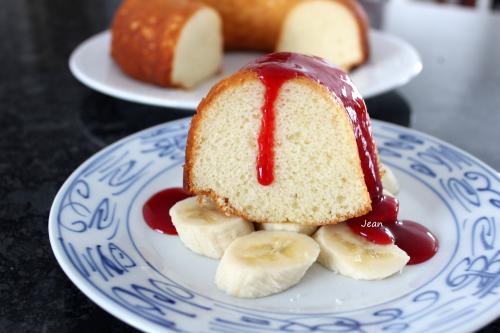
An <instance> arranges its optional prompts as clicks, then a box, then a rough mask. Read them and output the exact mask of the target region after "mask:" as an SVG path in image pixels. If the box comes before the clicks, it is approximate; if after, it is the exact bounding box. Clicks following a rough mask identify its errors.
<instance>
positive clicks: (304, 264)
mask: <svg viewBox="0 0 500 333" xmlns="http://www.w3.org/2000/svg"><path fill="white" fill-rule="evenodd" d="M318 254H319V246H318V244H317V243H316V242H315V241H314V240H313V239H312V238H311V237H309V236H306V235H303V234H299V233H295V232H289V231H266V230H261V231H257V232H254V233H251V234H249V235H246V236H243V237H240V238H238V239H236V240H235V241H234V242H232V243H231V245H230V246H229V247H228V248H227V250H226V252H225V253H224V256H223V257H222V259H221V261H220V263H219V267H218V268H217V273H216V275H215V284H216V285H217V287H218V288H219V289H221V290H223V291H224V292H226V293H227V294H229V295H232V296H236V297H246V298H256V297H263V296H267V295H271V294H275V293H279V292H281V291H283V290H286V289H288V288H290V287H291V286H293V285H295V284H297V283H298V282H299V281H300V280H301V279H302V277H303V276H304V274H305V273H306V271H307V270H308V269H309V267H310V266H311V265H312V264H313V263H314V262H315V261H316V259H317V257H318Z"/></svg>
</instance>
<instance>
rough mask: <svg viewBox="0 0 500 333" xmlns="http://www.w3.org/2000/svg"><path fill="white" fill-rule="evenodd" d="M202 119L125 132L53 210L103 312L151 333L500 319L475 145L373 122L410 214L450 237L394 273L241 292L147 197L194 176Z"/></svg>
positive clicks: (498, 261) (58, 240)
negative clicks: (218, 282)
mask: <svg viewBox="0 0 500 333" xmlns="http://www.w3.org/2000/svg"><path fill="white" fill-rule="evenodd" d="M189 124H190V119H189V118H186V119H181V120H177V121H174V122H169V123H165V124H162V125H159V126H156V127H153V128H150V129H146V130H144V131H142V132H139V133H137V134H134V135H131V136H129V137H126V138H124V139H123V140H121V141H118V142H116V143H115V144H112V145H111V146H109V147H107V148H106V149H104V150H102V151H101V152H99V153H97V154H96V155H94V156H93V157H91V158H90V159H89V160H87V161H86V162H85V163H83V164H82V165H81V166H80V167H79V168H78V169H77V170H76V171H75V172H74V173H73V174H72V175H71V176H70V177H69V178H68V180H67V181H66V182H65V183H64V185H63V186H62V187H61V189H60V191H59V193H58V194H57V196H56V198H55V200H54V203H53V205H52V208H51V212H50V217H49V235H50V241H51V245H52V249H53V251H54V253H55V256H56V258H57V260H58V262H59V264H60V265H61V267H62V269H63V270H64V272H65V273H66V274H67V275H68V277H69V278H70V279H71V280H72V281H73V282H74V283H75V284H76V285H77V287H78V288H80V290H81V291H82V292H83V293H84V294H86V295H87V296H88V297H89V298H90V299H92V300H93V301H94V302H95V303H97V304H98V305H99V306H101V307H102V308H103V309H105V310H106V311H108V312H109V313H111V314H113V315H114V316H116V317H118V318H120V319H121V320H123V321H125V322H127V323H128V324H130V325H132V326H135V327H136V328H138V329H141V330H143V331H146V332H203V333H208V332H220V333H236V332H242V333H257V332H258V333H262V332H436V333H437V332H470V331H473V330H476V329H479V328H480V327H482V326H484V325H486V324H487V323H488V322H490V321H492V320H494V319H495V318H497V317H498V316H499V315H500V306H499V302H500V294H499V292H500V234H498V233H497V230H498V229H499V228H498V220H499V219H500V179H499V177H498V174H497V173H496V172H495V171H494V170H493V169H491V168H490V167H488V166H487V165H485V164H484V163H482V162H481V161H479V160H477V159H476V158H474V157H472V156H471V155H469V154H467V153H465V152H463V151H462V150H460V149H458V148H456V147H454V146H452V145H450V144H447V143H445V142H443V141H440V140H438V139H436V138H433V137H431V136H428V135H425V134H422V133H420V132H417V131H414V130H410V129H407V128H404V127H399V126H396V125H391V124H388V123H384V122H380V121H373V130H374V134H375V139H376V141H377V145H378V149H379V155H380V158H381V160H382V162H383V163H385V164H386V165H388V166H390V167H391V168H392V170H393V171H394V173H395V175H396V177H397V178H398V180H399V182H400V185H401V192H400V194H399V195H398V196H399V199H400V203H401V207H400V214H399V216H400V217H401V218H402V219H406V218H408V219H412V220H416V221H419V222H420V223H422V224H424V225H425V226H426V227H427V228H429V229H430V230H431V231H432V232H433V233H434V234H436V235H437V237H438V239H439V241H440V249H439V251H438V253H437V254H436V255H435V256H434V257H433V258H432V259H431V260H429V261H427V262H425V263H422V264H419V265H413V266H407V267H405V269H404V271H403V273H402V274H397V275H395V276H392V277H389V278H387V279H385V280H381V281H357V280H353V279H349V278H346V277H342V276H339V275H336V274H334V273H331V272H330V271H327V270H326V269H324V268H323V267H322V266H320V265H318V264H314V265H313V266H312V268H311V269H310V271H309V272H308V273H307V274H306V276H305V277H304V279H303V280H302V281H301V283H299V284H298V285H297V286H295V287H292V288H291V289H289V290H287V291H285V292H283V293H280V294H276V295H272V296H268V297H264V298H260V299H238V298H233V297H230V296H228V295H226V294H224V293H223V292H221V291H219V290H218V289H217V288H216V287H215V285H214V282H213V280H214V274H215V270H216V268H217V260H214V259H209V258H206V257H201V256H198V255H196V254H194V253H192V252H190V251H189V250H188V249H186V248H185V247H184V246H183V245H182V244H181V242H180V240H179V239H178V237H176V236H168V235H163V234H160V233H157V232H155V231H152V230H151V229H149V227H148V226H147V225H146V224H145V222H144V220H143V217H142V206H143V204H144V203H145V201H146V200H147V199H148V198H149V197H150V196H151V195H153V194H154V193H157V192H159V191H160V190H162V189H164V188H168V187H174V186H181V184H182V166H183V164H184V149H185V142H186V137H187V131H188V129H189Z"/></svg>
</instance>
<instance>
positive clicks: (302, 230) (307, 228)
mask: <svg viewBox="0 0 500 333" xmlns="http://www.w3.org/2000/svg"><path fill="white" fill-rule="evenodd" d="M256 227H257V229H259V230H269V231H290V232H298V233H299V234H306V235H312V234H314V232H315V231H316V230H318V227H316V226H314V225H303V224H296V223H256Z"/></svg>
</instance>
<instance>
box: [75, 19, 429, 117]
mask: <svg viewBox="0 0 500 333" xmlns="http://www.w3.org/2000/svg"><path fill="white" fill-rule="evenodd" d="M369 35H370V36H377V37H376V38H383V39H385V40H386V41H390V42H391V43H393V44H394V45H398V46H399V47H400V48H404V49H405V50H406V52H407V53H408V55H410V54H411V58H413V59H414V61H415V63H414V64H413V66H412V68H409V69H408V73H407V75H406V76H404V77H403V76H402V77H398V79H396V80H392V83H390V84H386V86H385V87H384V88H379V89H372V90H373V91H371V90H369V91H368V93H365V94H364V95H363V98H365V99H367V98H371V97H375V96H379V95H381V94H383V93H386V92H388V91H391V90H394V89H397V88H400V87H402V86H404V85H406V84H407V83H409V82H410V81H411V80H412V79H414V78H415V77H417V76H418V75H419V74H420V73H421V72H422V69H423V63H422V58H421V56H420V54H419V52H418V51H417V49H416V48H415V47H414V46H413V45H412V44H410V43H409V42H407V41H406V40H404V39H402V38H400V37H398V36H396V35H394V34H392V33H390V32H386V31H382V30H377V29H372V28H370V31H369ZM110 36H111V30H110V29H107V30H104V31H101V32H98V33H96V34H94V35H92V36H90V37H88V38H86V39H85V40H83V41H82V42H81V43H80V44H78V45H77V46H76V47H75V48H74V49H73V51H72V52H71V55H70V57H69V59H68V67H69V69H70V72H71V74H72V75H73V76H74V77H75V78H76V79H77V80H78V81H79V82H80V83H82V84H83V85H85V86H86V87H87V88H89V89H91V90H94V91H97V92H100V93H102V94H105V95H108V96H111V97H114V98H118V99H122V100H125V101H129V102H134V103H140V104H144V105H151V106H157V107H163V108H176V109H179V110H182V111H186V112H188V111H193V110H195V109H196V107H197V105H198V103H199V101H198V102H193V101H190V100H172V99H169V98H165V99H164V98H161V97H158V96H144V95H141V94H138V93H135V92H129V91H125V90H123V89H117V88H115V87H113V86H110V85H107V84H105V83H103V82H101V81H98V80H95V79H94V78H92V77H91V76H89V75H88V74H87V73H85V71H83V70H82V68H80V66H78V64H77V63H78V59H79V55H80V53H81V52H83V51H84V50H85V49H87V48H88V47H89V45H92V43H94V42H95V41H96V40H99V39H103V38H111V37H110ZM370 38H371V37H370ZM224 55H226V53H224ZM118 70H119V69H118ZM122 74H123V73H122ZM123 76H124V77H126V75H125V74H123ZM126 78H127V79H129V80H134V81H137V80H135V79H133V78H130V77H126ZM139 83H140V84H143V85H145V86H151V87H152V88H158V87H156V86H154V85H152V84H150V83H147V82H142V81H140V82H139ZM160 88H161V87H160ZM163 89H169V90H174V91H175V89H171V88H163Z"/></svg>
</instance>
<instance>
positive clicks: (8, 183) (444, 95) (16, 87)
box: [0, 0, 500, 333]
mask: <svg viewBox="0 0 500 333" xmlns="http://www.w3.org/2000/svg"><path fill="white" fill-rule="evenodd" d="M117 5H118V1H115V0H108V1H103V0H75V1H64V0H53V1H50V2H49V1H33V0H25V1H8V2H7V1H4V2H2V10H1V11H0V38H1V40H2V44H3V48H2V52H1V53H0V60H1V63H2V68H1V69H0V73H1V75H0V125H1V129H2V131H1V132H0V222H1V231H0V258H1V264H0V276H1V280H0V281H1V282H0V302H1V304H2V305H1V307H0V331H1V332H89V331H95V332H121V333H123V332H136V330H135V329H133V328H131V327H130V326H128V325H127V324H125V323H123V322H121V321H120V320H118V319H115V318H114V317H113V316H111V315H109V314H108V313H106V312H105V311H104V310H102V309H101V308H99V307H98V306H97V305H95V304H94V303H93V302H92V301H90V300H89V299H88V298H87V297H86V296H84V295H83V294H82V293H81V292H80V291H79V290H78V289H77V288H76V287H75V286H74V285H73V283H72V282H71V281H70V280H69V279H68V278H67V277H66V276H65V274H64V273H63V271H62V270H61V268H60V267H59V265H58V264H57V262H56V260H55V258H54V256H53V254H52V251H51V249H50V244H49V239H48V235H47V220H48V214H49V209H50V205H51V202H52V200H53V198H54V196H55V194H56V192H57V190H58V188H59V187H60V186H61V185H62V183H63V182H64V180H65V179H66V178H67V177H68V176H69V174H70V173H71V172H72V171H73V170H74V169H75V168H76V167H77V166H78V165H80V164H81V163H82V162H83V161H84V160H85V159H87V158H88V157H90V156H91V155H92V154H93V153H95V152H96V151H98V150H99V149H101V148H102V147H104V146H106V145H108V144H109V143H111V142H113V141H115V140H117V139H119V138H121V137H123V136H125V135H128V134H130V133H133V132H135V131H138V130H140V129H143V128H146V127H148V126H151V125H154V124H158V123H161V122H164V121H168V120H172V119H177V118H180V117H185V116H188V115H190V114H192V113H190V112H188V113H186V112H185V111H180V110H166V109H159V108H155V107H150V106H145V105H139V104H134V103H128V102H125V101H120V100H117V99H114V98H111V97H107V96H104V95H101V94H99V93H97V92H94V91H91V90H90V89H88V88H87V87H85V86H83V85H81V84H80V83H79V82H78V81H77V80H76V79H74V78H73V77H72V76H71V74H70V72H69V70H68V65H67V61H68V57H69V55H70V53H71V51H72V50H73V49H74V48H75V47H76V46H77V45H78V44H79V43H80V42H81V41H82V40H84V39H86V38H88V37H89V36H91V35H93V34H95V33H97V32H100V31H102V30H104V29H106V28H107V27H108V26H109V22H110V20H111V17H112V15H113V12H114V10H115V8H116V6H117ZM398 6H399V7H398ZM398 6H387V7H384V8H382V9H381V10H379V12H378V16H376V17H374V21H375V22H381V23H380V26H381V27H382V28H383V29H384V30H387V31H390V32H392V33H394V34H397V35H399V36H401V37H402V38H404V39H407V40H408V41H410V42H411V43H412V44H413V45H415V47H416V48H417V49H418V50H419V52H420V53H421V55H422V59H423V62H424V70H423V72H422V74H421V75H420V76H419V77H418V78H417V79H415V80H414V81H412V82H411V83H410V84H408V85H407V86H405V87H403V88H401V89H399V90H397V91H392V92H389V93H386V94H384V95H381V96H378V97H375V98H372V99H369V100H368V101H367V104H368V109H369V110H370V113H371V114H372V117H374V118H379V119H384V120H388V121H392V122H396V123H399V124H402V125H406V126H411V127H414V128H417V129H420V130H422V131H424V132H427V133H429V134H432V135H435V136H437V137H439V138H441V139H444V140H446V141H449V142H451V143H452V144H455V145H457V146H459V147H461V148H463V149H465V150H466V151H468V152H470V153H472V154H473V155H476V156H477V157H479V158H480V159H482V160H484V161H485V162H486V163H488V164H490V165H491V166H492V167H493V168H495V169H497V170H498V169H500V150H499V148H498V141H499V139H500V137H499V135H498V126H499V124H500V112H498V111H499V110H498V105H499V104H500V103H499V102H500V34H499V33H498V31H500V14H498V13H497V14H495V15H492V14H486V13H481V12H478V11H471V10H464V9H457V8H455V7H449V6H444V7H439V8H436V7H434V6H432V7H430V6H427V5H425V6H420V5H418V6H417V5H405V4H401V5H398ZM415 27H419V28H418V29H415ZM499 331H500V321H499V320H497V321H496V322H494V323H492V324H490V325H489V326H487V327H486V328H484V329H483V330H482V331H481V332H499Z"/></svg>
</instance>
